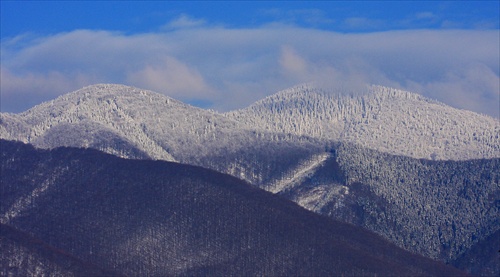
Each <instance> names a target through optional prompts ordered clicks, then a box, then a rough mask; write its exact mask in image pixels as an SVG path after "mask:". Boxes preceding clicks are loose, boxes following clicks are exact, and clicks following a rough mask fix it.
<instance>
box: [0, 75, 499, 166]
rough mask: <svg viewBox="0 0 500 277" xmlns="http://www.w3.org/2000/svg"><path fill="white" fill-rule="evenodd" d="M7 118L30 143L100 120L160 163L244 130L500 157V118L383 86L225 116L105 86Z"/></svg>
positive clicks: (300, 93) (310, 91)
mask: <svg viewBox="0 0 500 277" xmlns="http://www.w3.org/2000/svg"><path fill="white" fill-rule="evenodd" d="M0 119H1V120H2V121H3V122H4V123H2V124H0V137H2V138H5V139H15V140H21V141H24V142H33V141H36V140H37V138H39V137H41V136H44V134H46V133H47V132H48V131H49V130H50V129H51V128H52V127H54V126H57V125H59V124H77V123H80V122H83V123H84V122H86V121H91V122H97V123H99V124H101V125H102V126H103V128H105V129H108V130H114V131H116V132H117V133H118V134H120V135H121V136H122V137H123V138H126V139H127V140H129V141H130V142H131V143H132V144H134V145H137V146H138V147H139V148H140V149H143V150H146V149H144V148H147V149H149V150H148V151H146V152H148V153H149V154H150V155H152V157H154V158H168V159H172V157H171V155H169V154H167V152H168V151H174V150H177V152H179V153H181V152H180V149H177V146H178V147H182V149H188V148H189V144H192V143H195V144H194V145H192V147H195V148H197V149H198V150H199V151H204V152H207V151H211V150H210V149H204V148H203V147H201V146H200V145H198V144H199V142H201V141H205V143H206V142H209V139H210V138H212V139H214V138H216V137H218V138H219V139H221V138H222V136H228V135H229V136H234V134H235V133H237V132H240V133H241V132H243V131H258V132H271V133H282V134H291V135H295V136H306V137H312V138H315V139H319V140H322V141H339V142H352V143H357V144H360V145H362V146H364V147H368V148H371V149H375V150H379V151H383V152H387V153H390V154H395V155H404V156H410V157H414V158H424V159H438V160H447V159H451V160H466V159H475V158H494V157H500V124H499V121H498V120H496V119H494V118H491V117H488V116H485V115H480V114H477V113H474V112H471V111H465V110H458V109H455V108H452V107H449V106H447V105H445V104H443V103H440V102H438V101H435V100H432V99H429V98H426V97H423V96H421V95H419V94H416V93H412V92H408V91H403V90H399V89H393V88H388V87H383V86H376V85H372V86H367V90H366V91H364V92H359V93H356V92H349V91H342V89H330V90H328V89H323V88H319V87H318V86H316V85H314V84H302V85H298V86H295V87H292V88H289V89H286V90H282V91H280V92H277V93H275V94H273V95H271V96H268V97H266V98H264V99H262V100H259V101H257V102H255V103H254V104H252V105H250V106H249V107H247V108H245V109H241V110H236V111H231V112H227V113H224V114H219V113H217V112H214V111H210V110H204V109H201V108H197V107H193V106H190V105H188V104H185V103H183V102H181V101H178V100H175V99H172V98H170V97H168V96H165V95H163V94H159V93H156V92H152V91H149V90H143V89H139V88H134V87H130V86H125V85H118V84H97V85H91V86H87V87H84V88H82V89H79V90H76V91H74V92H71V93H68V94H65V95H62V96H60V97H58V98H56V99H54V100H52V101H49V102H45V103H42V104H40V105H38V106H36V107H34V108H32V109H30V110H28V111H26V112H24V113H21V114H0ZM221 130H222V131H221ZM230 134H232V135H230ZM145 145H148V146H145ZM212 146H214V145H212ZM167 149H169V150H167ZM190 151H191V150H190ZM193 151H194V150H193ZM151 152H153V154H151Z"/></svg>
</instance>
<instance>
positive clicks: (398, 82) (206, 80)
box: [0, 14, 500, 118]
mask: <svg viewBox="0 0 500 277" xmlns="http://www.w3.org/2000/svg"><path fill="white" fill-rule="evenodd" d="M431 16H432V15H431V14H422V15H421V17H423V18H427V19H428V18H430V17H431ZM361 23H363V22H361V21H359V20H358V21H357V22H356V20H352V21H351V22H349V24H361ZM499 49H500V42H499V35H498V30H401V31H386V32H372V33H349V34H343V33H335V32H331V31H324V30H317V29H307V28H300V27H296V26H293V25H286V24H268V25H264V26H261V27H255V28H246V29H245V28H238V29H235V28H227V27H223V26H210V25H207V23H206V22H205V21H203V20H196V19H192V18H189V17H187V16H185V15H183V16H182V17H180V18H178V19H177V20H175V21H172V22H171V23H169V24H167V25H165V26H164V28H162V29H161V30H160V31H157V32H154V33H144V34H133V35H129V34H123V33H117V32H109V31H93V30H75V31H72V32H68V33H60V34H55V35H51V36H46V37H30V36H28V35H26V36H20V37H16V38H10V39H4V40H3V41H2V43H1V61H2V62H1V87H0V89H1V103H0V104H1V105H0V108H1V110H2V112H20V111H23V110H26V109H27V108H30V107H31V106H33V105H35V104H38V103H40V102H42V101H46V100H50V99H52V98H54V97H56V96H58V95H61V94H64V93H66V92H70V91H72V90H76V89H79V88H81V87H83V86H85V85H90V84H94V83H121V84H126V85H132V86H137V87H141V88H145V89H151V90H154V91H157V92H160V93H164V94H166V95H169V96H171V97H174V98H176V99H179V100H182V101H186V102H192V103H195V102H198V103H199V102H203V103H205V104H206V107H207V108H213V109H216V110H220V111H227V110H231V109H236V108H241V107H245V106H247V105H249V104H251V103H252V102H253V101H256V100H258V99H260V98H262V97H265V96H267V95H269V94H272V93H275V92H276V91H278V90H281V89H285V88H288V87H290V86H293V85H296V84H298V83H303V82H318V83H320V84H323V85H325V86H342V87H349V88H351V89H352V90H356V89H358V88H361V87H362V86H363V85H364V84H365V83H369V84H380V85H387V86H391V87H396V88H401V89H406V90H410V91H414V92H418V93H420V94H422V95H424V96H427V97H430V98H433V99H437V100H439V101H442V102H444V103H446V104H449V105H451V106H454V107H457V108H462V109H469V110H472V111H475V112H480V113H484V114H488V115H491V116H494V117H497V118H498V117H499V116H500V115H499V109H500V107H499V105H500V104H499V103H500V88H499V83H500V79H499V67H500V65H499V63H500V62H499V61H500V54H499V51H498V50H499Z"/></svg>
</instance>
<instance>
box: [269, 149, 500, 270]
mask: <svg viewBox="0 0 500 277" xmlns="http://www.w3.org/2000/svg"><path fill="white" fill-rule="evenodd" d="M499 168H500V159H481V160H469V161H429V160H417V159H412V158H408V157H404V156H392V155H389V154H386V153H380V152H377V151H373V150H369V149H366V148H362V147H359V146H357V145H352V144H341V145H339V146H338V147H336V148H335V149H333V150H332V153H331V154H330V157H329V158H328V159H326V160H325V161H324V162H323V164H322V165H321V166H319V167H318V168H317V170H315V171H314V172H311V173H310V174H309V175H308V176H307V177H306V178H304V180H303V181H302V182H300V183H298V184H296V185H294V186H289V187H283V189H282V190H281V191H279V192H277V193H279V194H281V195H283V196H285V197H287V198H289V199H292V200H293V201H295V202H297V203H299V204H301V205H302V206H304V207H306V208H308V209H309V210H312V211H315V212H318V213H320V214H324V215H328V216H331V217H333V218H336V219H340V220H343V221H347V222H351V223H353V224H356V225H360V226H363V227H364V228H367V229H369V230H372V231H375V232H377V233H379V234H381V235H383V236H384V237H386V238H388V239H390V240H391V241H393V242H395V243H396V244H398V245H399V246H401V247H403V248H405V249H408V250H411V251H414V252H416V253H420V254H423V255H425V256H428V257H432V258H435V259H439V260H443V261H446V262H453V261H454V260H456V259H457V258H458V256H460V255H462V254H463V253H465V252H467V251H468V249H470V248H471V247H473V245H475V244H478V243H481V242H482V241H483V240H485V239H487V238H488V237H489V236H491V234H493V233H495V232H498V230H500V221H499V220H498V214H499V213H500V210H499V206H498V203H499V201H500V187H499V183H500V173H499V171H498V169H499ZM483 258H485V260H484V262H485V261H486V260H488V259H490V258H491V256H488V257H487V258H486V255H485V256H483ZM475 262H476V264H480V263H482V262H483V261H481V259H479V258H478V259H476V260H475Z"/></svg>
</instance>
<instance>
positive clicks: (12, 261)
mask: <svg viewBox="0 0 500 277" xmlns="http://www.w3.org/2000/svg"><path fill="white" fill-rule="evenodd" d="M0 257H1V259H0V275H2V276H117V275H119V274H117V273H114V272H110V271H105V270H102V269H100V268H98V267H96V266H94V265H91V264H88V263H85V262H82V261H81V260H79V259H77V258H75V257H72V256H71V255H68V254H67V253H64V252H63V251H61V250H59V249H55V248H53V247H51V246H49V245H47V244H45V243H44V242H42V241H40V240H37V239H35V238H33V237H31V236H29V235H28V234H26V233H23V232H21V231H19V230H16V229H14V228H12V227H10V226H8V225H5V224H1V223H0Z"/></svg>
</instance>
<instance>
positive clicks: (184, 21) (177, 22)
mask: <svg viewBox="0 0 500 277" xmlns="http://www.w3.org/2000/svg"><path fill="white" fill-rule="evenodd" d="M205 24H206V21H205V20H203V19H195V18H192V17H190V16H188V15H186V14H181V15H180V16H179V17H177V18H175V19H174V20H172V21H170V22H169V23H167V24H166V25H164V26H163V28H162V29H164V30H166V31H169V30H172V29H185V28H194V27H201V26H203V25H205Z"/></svg>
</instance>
